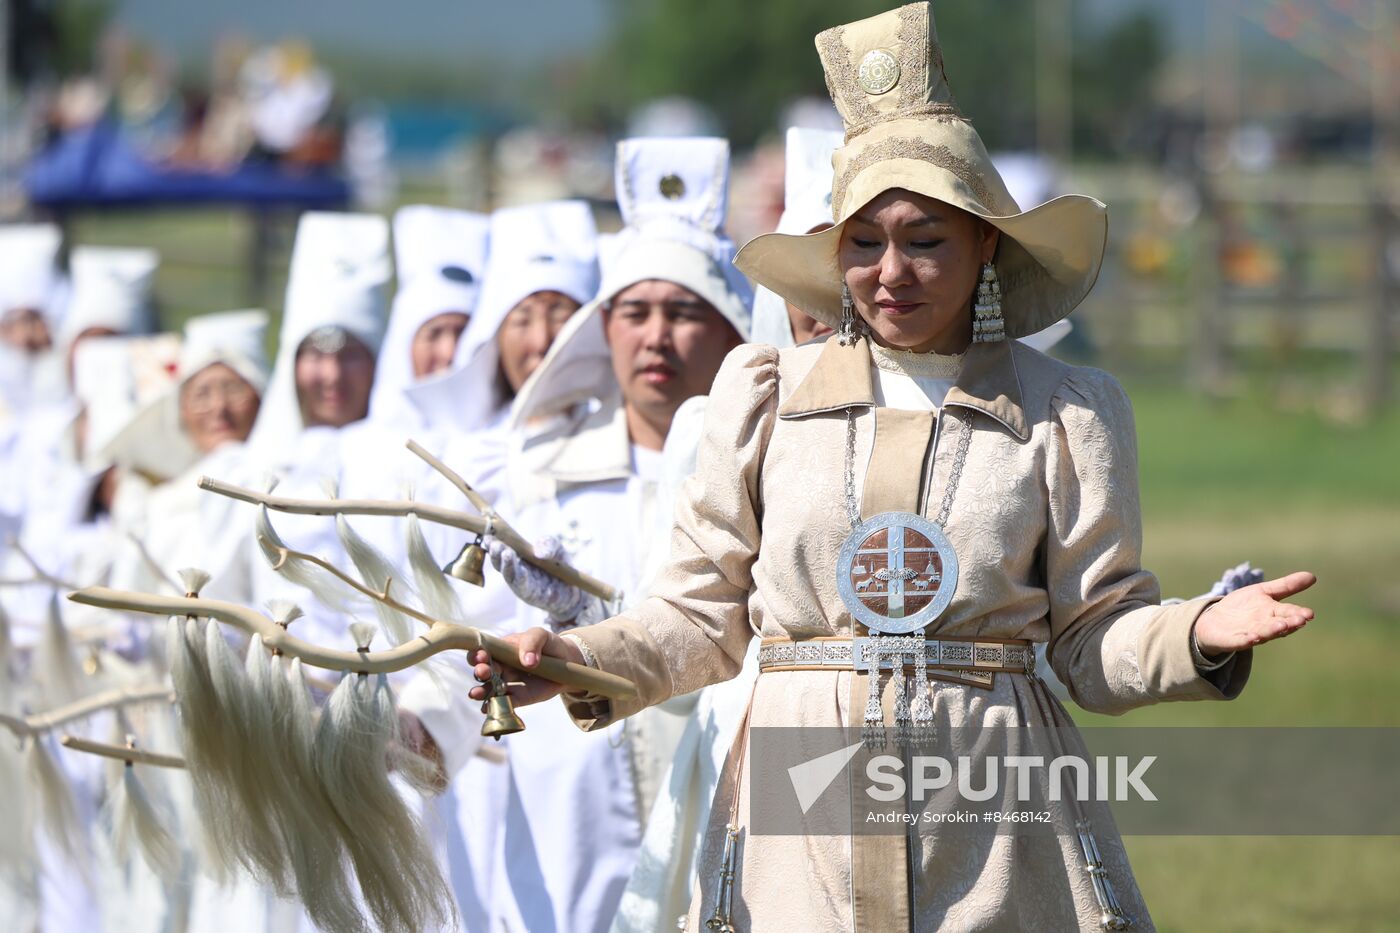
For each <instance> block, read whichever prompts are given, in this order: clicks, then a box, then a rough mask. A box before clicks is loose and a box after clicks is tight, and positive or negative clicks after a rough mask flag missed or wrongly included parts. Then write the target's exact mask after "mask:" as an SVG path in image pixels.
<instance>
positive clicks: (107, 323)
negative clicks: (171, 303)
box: [63, 246, 160, 345]
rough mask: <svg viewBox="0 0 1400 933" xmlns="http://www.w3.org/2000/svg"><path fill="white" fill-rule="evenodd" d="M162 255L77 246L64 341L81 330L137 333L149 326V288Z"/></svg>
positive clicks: (153, 282)
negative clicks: (103, 329) (97, 329)
mask: <svg viewBox="0 0 1400 933" xmlns="http://www.w3.org/2000/svg"><path fill="white" fill-rule="evenodd" d="M159 265H160V256H159V255H158V254H157V253H156V251H155V250H150V249H117V248H113V247H107V246H79V247H77V248H76V249H74V250H73V255H72V256H71V257H70V259H69V262H68V268H69V275H70V278H71V279H72V294H71V297H70V298H69V301H68V308H67V310H66V311H65V312H64V316H63V334H64V339H63V343H64V344H65V345H66V344H71V343H72V342H73V339H74V338H75V337H77V336H78V335H79V334H81V333H82V332H83V331H85V330H91V329H92V328H96V327H103V328H107V329H108V330H111V331H113V332H115V333H118V334H140V333H144V332H145V331H146V330H147V329H148V327H149V321H150V303H151V290H152V286H153V285H154V284H155V275H156V268H157V267H158V266H159Z"/></svg>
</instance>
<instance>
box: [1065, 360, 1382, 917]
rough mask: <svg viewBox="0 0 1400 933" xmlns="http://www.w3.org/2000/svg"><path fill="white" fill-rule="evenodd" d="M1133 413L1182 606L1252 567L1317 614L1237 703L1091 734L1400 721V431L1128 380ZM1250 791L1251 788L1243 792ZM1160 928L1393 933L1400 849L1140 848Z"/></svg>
mask: <svg viewBox="0 0 1400 933" xmlns="http://www.w3.org/2000/svg"><path fill="white" fill-rule="evenodd" d="M1125 383H1126V384H1127V386H1128V390H1129V393H1130V394H1131V396H1132V398H1133V402H1134V406H1135V410H1136V412H1137V418H1138V442H1139V448H1140V452H1141V469H1142V493H1143V512H1144V524H1145V528H1144V550H1145V555H1144V562H1145V564H1146V566H1147V567H1148V568H1150V569H1152V570H1153V571H1155V572H1156V573H1157V574H1158V576H1159V578H1160V579H1161V582H1162V589H1163V592H1164V593H1167V594H1172V595H1179V596H1188V595H1191V594H1194V593H1198V592H1200V591H1201V590H1202V589H1204V588H1205V587H1206V586H1207V585H1209V584H1210V583H1211V582H1212V581H1213V580H1214V579H1215V577H1216V576H1217V575H1218V573H1219V572H1220V571H1221V570H1222V569H1223V568H1225V567H1227V566H1231V565H1233V564H1235V563H1238V562H1239V561H1241V560H1245V559H1248V560H1251V561H1253V562H1254V564H1255V565H1256V566H1259V567H1263V568H1264V569H1265V570H1266V571H1268V572H1269V573H1270V574H1281V573H1284V572H1287V571H1291V570H1299V569H1307V570H1312V571H1314V572H1315V573H1316V574H1317V575H1318V583H1317V585H1316V586H1315V587H1314V588H1313V589H1312V590H1310V591H1309V592H1307V593H1306V594H1304V596H1303V598H1302V599H1301V600H1300V601H1303V602H1305V604H1307V605H1310V606H1312V607H1313V608H1314V609H1315V610H1316V612H1317V618H1316V619H1315V620H1314V621H1313V622H1312V623H1310V624H1309V625H1308V626H1307V627H1305V628H1304V629H1303V630H1302V631H1300V632H1298V633H1296V634H1295V635H1293V636H1291V637H1290V638H1288V639H1286V640H1284V641H1282V642H1278V643H1274V644H1271V645H1267V646H1264V647H1261V648H1260V649H1258V652H1257V654H1256V657H1255V663H1254V669H1253V672H1252V675H1251V677H1250V682H1249V685H1248V687H1247V688H1246V689H1245V691H1244V693H1243V694H1242V695H1241V696H1240V697H1239V698H1238V699H1237V700H1235V701H1234V702H1231V703H1181V704H1164V705H1161V706H1156V707H1152V708H1149V709H1145V710H1139V711H1136V712H1133V713H1130V714H1128V715H1127V716H1125V717H1122V718H1119V719H1111V718H1108V717H1100V716H1091V715H1088V714H1082V713H1081V714H1079V715H1078V716H1077V718H1078V719H1080V721H1081V722H1084V723H1086V724H1088V723H1093V724H1095V725H1108V724H1116V725H1163V726H1166V725H1171V726H1181V725H1215V724H1219V725H1232V726H1243V725H1270V726H1282V725H1313V726H1317V725H1333V726H1397V725H1400V703H1397V702H1396V694H1397V687H1400V673H1397V671H1400V643H1397V642H1396V641H1394V640H1387V637H1388V636H1393V635H1394V634H1395V632H1396V629H1397V622H1400V573H1397V570H1396V568H1397V567H1400V470H1397V467H1396V464H1397V463H1400V417H1397V415H1396V414H1395V413H1391V414H1390V415H1389V416H1387V417H1384V418H1382V419H1379V420H1377V421H1375V422H1372V423H1370V424H1367V425H1363V426H1345V427H1344V426H1338V425H1335V424H1331V423H1329V422H1327V421H1324V420H1322V419H1320V418H1318V417H1315V416H1312V415H1305V414H1287V415H1285V414H1280V413H1278V412H1277V411H1276V410H1274V409H1273V408H1271V407H1270V404H1269V400H1268V399H1267V398H1266V397H1261V396H1259V395H1254V394H1252V395H1250V396H1248V397H1246V398H1243V399H1240V400H1235V401H1228V402H1221V401H1218V400H1207V399H1204V398H1197V397H1194V396H1191V395H1189V394H1187V393H1185V392H1183V391H1182V390H1181V388H1180V387H1179V385H1178V386H1176V387H1169V386H1165V385H1163V384H1162V382H1161V380H1160V379H1155V378H1153V379H1140V380H1133V379H1131V378H1130V379H1126V380H1125ZM1240 793H1241V794H1247V793H1249V788H1248V787H1241V788H1240ZM1127 843H1128V849H1129V853H1130V854H1131V856H1132V859H1133V866H1134V870H1135V871H1136V873H1137V877H1138V882H1139V884H1140V885H1141V887H1142V890H1143V893H1144V895H1145V896H1146V898H1147V903H1148V905H1149V907H1150V908H1151V909H1152V911H1153V918H1154V920H1155V921H1156V923H1157V925H1158V926H1159V928H1161V929H1162V930H1173V931H1176V930H1180V931H1186V930H1192V931H1195V930H1233V931H1241V930H1258V931H1277V930H1356V931H1361V930H1368V931H1369V930H1382V929H1394V928H1395V925H1396V923H1397V922H1400V884H1397V880H1400V838H1395V837H1374V838H1343V837H1324V838H1317V837H1144V836H1138V837H1129V838H1128V840H1127Z"/></svg>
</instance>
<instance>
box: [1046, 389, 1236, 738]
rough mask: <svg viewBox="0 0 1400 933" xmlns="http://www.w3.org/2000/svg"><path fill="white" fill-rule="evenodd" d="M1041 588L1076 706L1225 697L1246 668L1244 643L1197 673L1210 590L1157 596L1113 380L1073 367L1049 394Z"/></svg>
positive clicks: (1107, 707)
mask: <svg viewBox="0 0 1400 933" xmlns="http://www.w3.org/2000/svg"><path fill="white" fill-rule="evenodd" d="M1050 432H1051V433H1050V440H1049V444H1048V445H1047V453H1046V469H1045V474H1046V475H1045V479H1046V485H1047V497H1048V499H1047V501H1048V503H1049V514H1048V516H1047V531H1046V545H1045V576H1046V589H1047V591H1048V592H1049V595H1050V647H1049V658H1050V665H1051V667H1052V668H1053V669H1054V671H1055V674H1056V675H1057V676H1058V677H1059V678H1060V679H1061V680H1062V681H1063V682H1064V683H1065V685H1066V686H1067V687H1068V688H1069V691H1070V695H1071V696H1072V697H1073V698H1074V701H1075V702H1076V703H1078V704H1079V705H1080V706H1081V707H1083V708H1084V709H1086V710H1089V711H1091V712H1097V713H1108V714H1113V715H1117V714H1119V713H1123V712H1126V711H1128V710H1130V709H1134V708H1136V707H1139V706H1146V705H1148V704H1152V703H1158V702H1162V701H1166V700H1229V699H1234V698H1235V697H1236V696H1238V695H1239V693H1240V691H1241V690H1243V689H1244V685H1245V682H1246V681H1247V680H1248V678H1249V669H1250V663H1251V660H1252V657H1251V652H1250V651H1241V652H1238V653H1237V654H1235V655H1234V656H1233V657H1232V658H1231V659H1230V660H1229V661H1228V662H1227V663H1226V664H1225V665H1223V666H1222V667H1220V668H1219V669H1217V670H1214V671H1211V672H1209V673H1208V674H1205V675H1203V674H1202V673H1200V672H1199V671H1197V669H1196V666H1195V664H1194V663H1193V661H1192V657H1191V640H1190V639H1191V628H1192V626H1193V625H1194V624H1195V622H1196V619H1197V617H1199V616H1200V614H1201V613H1202V612H1204V611H1205V609H1206V608H1207V607H1208V606H1209V605H1210V604H1211V603H1212V602H1214V601H1215V600H1214V599H1212V598H1202V599H1194V600H1191V601H1189V602H1184V603H1180V604H1178V605H1173V606H1162V605H1160V601H1161V600H1160V592H1159V590H1158V586H1157V579H1156V577H1154V576H1153V575H1152V574H1150V573H1148V572H1147V571H1145V570H1143V569H1142V563H1141V560H1142V512H1141V506H1140V504H1139V500H1138V473H1137V470H1138V465H1137V435H1136V429H1135V426H1134V424H1133V412H1132V407H1131V405H1130V404H1129V402H1128V398H1127V395H1126V394H1125V393H1124V392H1123V388H1122V387H1121V386H1120V385H1119V384H1118V382H1117V381H1116V380H1115V379H1114V378H1113V377H1112V376H1110V375H1108V374H1107V373H1104V372H1101V371H1099V370H1095V369H1077V370H1074V371H1073V372H1072V373H1071V374H1070V375H1069V376H1068V377H1067V378H1066V379H1065V381H1064V383H1063V384H1061V386H1060V387H1059V389H1057V390H1056V392H1055V394H1054V396H1053V397H1052V399H1051V406H1050Z"/></svg>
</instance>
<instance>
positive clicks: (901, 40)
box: [735, 3, 1108, 337]
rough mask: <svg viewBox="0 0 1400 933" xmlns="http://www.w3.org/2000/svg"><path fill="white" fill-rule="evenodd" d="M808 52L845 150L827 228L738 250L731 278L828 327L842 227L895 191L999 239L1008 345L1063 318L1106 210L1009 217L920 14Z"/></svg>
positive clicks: (839, 34) (835, 309) (826, 38)
mask: <svg viewBox="0 0 1400 933" xmlns="http://www.w3.org/2000/svg"><path fill="white" fill-rule="evenodd" d="M817 51H818V53H819V54H820V56H821V61H822V67H823V69H825V71H826V83H827V88H828V89H829V90H830V92H831V99H832V100H833V101H835V103H836V107H837V109H838V110H839V111H840V112H841V118H842V120H843V121H844V122H845V125H846V144H845V145H844V146H843V147H841V148H840V149H838V150H837V151H836V153H835V155H834V156H833V157H832V164H833V167H834V169H835V176H834V180H833V182H832V192H831V194H832V197H831V203H832V208H833V215H834V217H835V219H836V226H835V227H833V228H831V229H830V230H826V231H823V232H821V233H813V234H809V235H806V236H793V235H789V234H782V233H770V234H766V235H764V236H760V237H758V238H756V239H754V240H752V241H751V242H749V244H748V245H747V246H745V247H744V248H743V249H742V250H741V251H740V252H739V255H738V257H737V258H736V259H735V263H736V264H737V265H738V266H739V268H740V269H742V270H743V271H744V272H745V273H746V274H747V275H748V276H749V277H750V278H751V279H753V280H755V281H756V282H758V283H759V284H761V285H765V286H767V287H768V288H770V289H772V290H773V291H774V292H776V293H777V294H779V295H781V296H783V297H784V298H785V299H787V300H788V301H789V302H791V303H792V304H794V305H796V306H797V307H799V308H801V309H802V310H803V311H806V312H807V313H808V314H810V315H811V316H812V317H814V318H816V319H817V320H819V321H822V322H824V323H826V324H829V325H831V326H832V327H839V326H840V323H841V273H840V269H839V267H838V265H837V246H838V245H839V244H840V241H841V235H842V231H843V229H844V227H845V221H846V220H847V219H849V218H850V216H851V215H852V214H854V213H855V212H856V211H857V210H859V209H860V208H861V207H862V206H863V205H865V204H867V203H869V202H870V201H871V200H872V199H873V198H875V197H876V196H878V195H880V194H882V193H883V192H885V191H888V190H890V189H892V188H902V189H904V190H906V191H912V192H914V193H916V194H921V195H926V196H928V197H931V198H935V199H937V200H939V201H943V202H944V203H947V204H951V205H953V206H954V207H958V208H961V209H962V210H965V211H968V212H969V213H972V214H975V215H977V216H978V217H981V218H983V219H985V220H987V221H988V222H989V223H991V224H993V225H995V226H996V227H997V228H998V229H999V230H1001V232H1002V233H1003V234H1004V235H1003V236H1002V238H1001V242H1000V245H999V246H998V248H997V254H996V257H995V259H994V262H995V264H996V268H997V274H998V277H999V278H1000V281H1001V291H1002V313H1003V314H1004V316H1005V318H1006V334H1007V336H1008V337H1024V336H1026V335H1027V334H1032V333H1035V332H1036V331H1039V330H1042V329H1044V328H1046V327H1048V326H1050V325H1051V324H1053V323H1055V322H1056V321H1058V320H1060V319H1061V318H1063V317H1065V316H1066V315H1068V314H1069V313H1070V312H1071V311H1073V310H1074V308H1075V306H1077V305H1078V304H1079V302H1080V301H1082V300H1083V299H1084V296H1085V295H1086V294H1088V292H1089V289H1090V288H1092V287H1093V285H1094V281H1095V279H1097V278H1098V274H1099V266H1100V265H1101V264H1102V262H1103V252H1104V244H1105V241H1106V238H1107V233H1108V216H1107V209H1106V208H1105V206H1104V205H1103V203H1102V202H1100V201H1098V200H1096V199H1094V198H1090V197H1085V196H1083V195H1066V196H1064V197H1060V198H1055V199H1054V200H1051V201H1047V202H1046V203H1044V204H1041V205H1039V206H1037V207H1033V208H1031V209H1030V210H1027V211H1022V210H1020V208H1019V207H1018V206H1017V204H1016V202H1015V200H1014V199H1012V197H1011V195H1010V194H1009V193H1008V192H1007V190H1006V185H1005V184H1004V183H1003V182H1002V180H1001V176H1000V175H999V174H998V173H997V170H996V168H995V167H993V165H992V160H991V158H990V157H989V156H988V155H987V149H986V147H985V146H984V145H983V144H982V140H981V138H980V137H979V136H978V135H977V131H976V130H975V129H973V127H972V124H971V123H970V122H968V120H967V119H966V118H965V117H964V116H963V115H962V113H961V112H960V111H959V110H958V105H957V102H956V101H955V100H954V99H953V93H952V91H951V90H950V89H949V87H948V78H947V75H946V74H945V73H944V70H943V52H942V50H941V48H940V47H939V44H938V35H937V32H936V31H935V29H934V24H933V14H932V12H931V10H930V4H928V3H911V4H908V5H906V6H903V7H900V8H899V9H897V10H891V11H889V12H888V13H881V14H880V15H879V16H873V17H871V18H870V19H864V20H861V21H860V22H856V23H851V24H849V25H846V26H837V27H836V28H834V29H828V30H826V31H825V32H822V33H820V34H819V35H818V36H817Z"/></svg>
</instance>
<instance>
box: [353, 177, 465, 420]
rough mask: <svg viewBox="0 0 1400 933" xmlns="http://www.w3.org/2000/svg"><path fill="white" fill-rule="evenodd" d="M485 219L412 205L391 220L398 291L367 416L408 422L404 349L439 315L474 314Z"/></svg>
mask: <svg viewBox="0 0 1400 933" xmlns="http://www.w3.org/2000/svg"><path fill="white" fill-rule="evenodd" d="M489 241H490V218H489V217H488V216H487V215H485V214H480V213H475V212H473V211H459V210H453V209H451V208H446V207H432V206H429V205H426V204H414V205H410V206H409V207H404V208H401V209H400V210H399V211H398V213H396V214H395V215H394V255H395V258H396V260H397V266H398V282H399V290H398V293H397V294H396V295H395V296H394V306H393V311H392V313H391V314H390V315H389V326H388V329H387V330H386V331H385V334H384V345H383V347H382V348H381V350H380V353H379V365H378V366H377V367H376V368H375V373H374V391H373V393H371V395H370V400H369V412H370V417H371V418H373V419H375V420H376V421H396V420H400V419H402V418H404V417H412V415H413V406H412V405H411V404H410V403H409V402H408V400H407V399H406V398H405V397H404V390H405V389H407V388H409V387H410V386H412V385H413V384H414V383H415V381H416V380H415V378H414V376H413V363H412V359H411V356H410V352H411V351H410V348H411V346H412V344H413V338H414V336H415V335H416V334H417V333H418V329H419V328H420V327H422V326H423V325H424V324H426V323H427V322H428V321H430V320H432V319H433V318H435V317H437V316H438V315H439V314H446V313H448V312H458V313H461V314H467V315H471V314H474V313H475V312H476V306H477V300H478V298H479V297H480V295H481V288H482V280H483V278H484V277H485V273H486V257H487V253H488V248H489Z"/></svg>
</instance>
